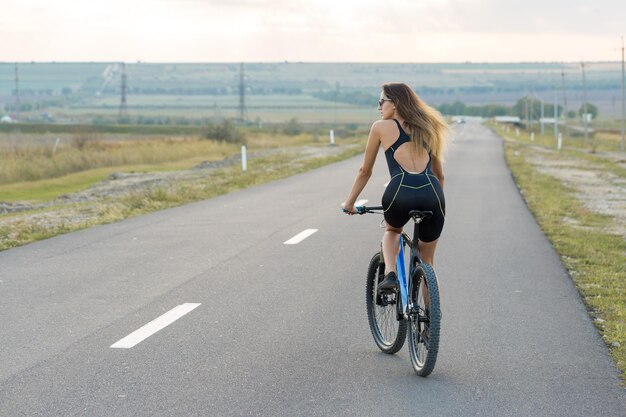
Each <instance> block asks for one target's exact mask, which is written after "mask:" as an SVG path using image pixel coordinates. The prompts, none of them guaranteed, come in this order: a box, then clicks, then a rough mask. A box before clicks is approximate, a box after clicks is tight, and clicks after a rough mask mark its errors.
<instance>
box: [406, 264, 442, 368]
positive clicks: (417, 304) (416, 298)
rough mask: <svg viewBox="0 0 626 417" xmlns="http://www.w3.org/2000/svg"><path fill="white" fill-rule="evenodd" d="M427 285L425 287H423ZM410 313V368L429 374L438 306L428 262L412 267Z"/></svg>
mask: <svg viewBox="0 0 626 417" xmlns="http://www.w3.org/2000/svg"><path fill="white" fill-rule="evenodd" d="M424 287H425V288H426V291H425V290H424ZM409 290H410V292H409V294H410V303H411V314H410V317H409V352H410V355H411V363H412V364H413V369H414V370H415V372H416V373H417V374H418V375H419V376H424V377H425V376H428V375H430V373H431V372H432V371H433V369H434V368H435V362H436V361H437V353H438V351H439V333H440V328H441V327H440V326H441V307H440V305H439V285H438V283H437V276H436V275H435V271H434V270H433V268H432V267H431V266H430V265H428V264H420V265H417V266H416V268H415V272H414V274H413V279H412V280H411V288H410V289H409Z"/></svg>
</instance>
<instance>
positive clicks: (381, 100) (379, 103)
mask: <svg viewBox="0 0 626 417" xmlns="http://www.w3.org/2000/svg"><path fill="white" fill-rule="evenodd" d="M385 101H393V100H391V99H390V98H381V99H380V100H378V107H382V106H383V103H384V102H385Z"/></svg>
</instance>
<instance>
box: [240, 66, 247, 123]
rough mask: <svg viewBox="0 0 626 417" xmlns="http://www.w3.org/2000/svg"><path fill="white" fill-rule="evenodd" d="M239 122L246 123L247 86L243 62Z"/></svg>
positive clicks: (241, 67)
mask: <svg viewBox="0 0 626 417" xmlns="http://www.w3.org/2000/svg"><path fill="white" fill-rule="evenodd" d="M239 120H240V121H241V123H243V122H245V121H246V84H245V77H244V74H243V62H242V63H241V66H240V71H239Z"/></svg>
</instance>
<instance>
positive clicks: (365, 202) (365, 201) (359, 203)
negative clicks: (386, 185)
mask: <svg viewBox="0 0 626 417" xmlns="http://www.w3.org/2000/svg"><path fill="white" fill-rule="evenodd" d="M368 201H369V200H359V201H357V202H356V203H354V205H355V206H364V205H366V204H367V202H368Z"/></svg>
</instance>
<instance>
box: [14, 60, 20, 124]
mask: <svg viewBox="0 0 626 417" xmlns="http://www.w3.org/2000/svg"><path fill="white" fill-rule="evenodd" d="M15 118H16V119H19V118H20V77H19V75H18V70H17V62H16V63H15Z"/></svg>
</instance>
